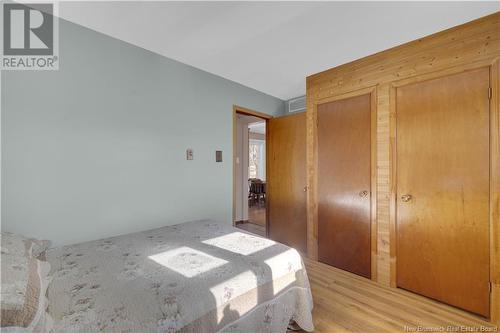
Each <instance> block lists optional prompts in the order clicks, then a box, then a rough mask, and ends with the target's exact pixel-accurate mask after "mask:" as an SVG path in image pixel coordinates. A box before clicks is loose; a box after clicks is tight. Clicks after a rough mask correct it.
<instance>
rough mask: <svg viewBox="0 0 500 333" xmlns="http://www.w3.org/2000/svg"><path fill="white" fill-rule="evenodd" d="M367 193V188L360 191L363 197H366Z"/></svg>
mask: <svg viewBox="0 0 500 333" xmlns="http://www.w3.org/2000/svg"><path fill="white" fill-rule="evenodd" d="M367 195H368V191H366V190H365V191H361V192H359V196H360V197H362V198H364V197H366V196H367Z"/></svg>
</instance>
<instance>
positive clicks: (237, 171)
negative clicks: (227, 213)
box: [233, 107, 271, 236]
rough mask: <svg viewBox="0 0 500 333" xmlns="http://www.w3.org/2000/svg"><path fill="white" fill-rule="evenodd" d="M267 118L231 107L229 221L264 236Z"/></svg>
mask: <svg viewBox="0 0 500 333" xmlns="http://www.w3.org/2000/svg"><path fill="white" fill-rule="evenodd" d="M270 118H271V117H270V116H268V115H265V114H261V113H259V112H255V111H251V110H248V109H244V108H240V107H235V108H234V128H233V135H234V150H233V155H234V158H233V163H234V164H233V167H234V169H233V170H234V172H233V223H234V225H235V226H236V227H237V228H241V229H244V230H246V231H250V232H252V233H255V234H258V235H261V236H267V229H268V228H267V223H268V222H267V202H268V200H267V182H266V173H267V140H266V137H267V120H268V119H270Z"/></svg>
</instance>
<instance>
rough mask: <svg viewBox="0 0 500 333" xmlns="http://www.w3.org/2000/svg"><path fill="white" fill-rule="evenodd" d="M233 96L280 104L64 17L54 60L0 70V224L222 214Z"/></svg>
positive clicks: (48, 227) (153, 221) (106, 226)
mask: <svg viewBox="0 0 500 333" xmlns="http://www.w3.org/2000/svg"><path fill="white" fill-rule="evenodd" d="M233 104H237V105H240V106H244V107H247V108H251V109H255V110H258V111H261V112H265V113H268V114H271V115H280V114H282V113H283V112H284V102H283V101H282V100H279V99H277V98H274V97H271V96H269V95H266V94H263V93H261V92H258V91H256V90H253V89H250V88H247V87H244V86H242V85H239V84H236V83H234V82H231V81H228V80H225V79H223V78H220V77H218V76H215V75H212V74H209V73H206V72H203V71H200V70H198V69H195V68H193V67H189V66H186V65H183V64H181V63H179V62H176V61H173V60H171V59H167V58H165V57H162V56H159V55H157V54H154V53H152V52H149V51H146V50H144V49H141V48H138V47H135V46H132V45H130V44H127V43H124V42H122V41H119V40H116V39H113V38H111V37H108V36H105V35H102V34H100V33H97V32H94V31H91V30H89V29H86V28H83V27H80V26H77V25H74V24H72V23H68V22H65V21H61V22H60V66H59V70H58V71H45V72H42V71H36V72H31V71H24V72H21V71H18V72H12V71H11V72H3V73H2V230H3V231H12V232H18V233H21V234H24V235H26V236H31V237H37V238H44V239H50V240H52V241H54V242H55V244H56V245H61V244H69V243H74V242H80V241H85V240H91V239H97V238H102V237H107V236H112V235H118V234H123V233H128V232H133V231H138V230H145V229H149V228H153V227H159V226H163V225H168V224H174V223H178V222H184V221H189V220H195V219H202V218H212V219H219V220H224V221H227V223H231V215H232V202H231V200H232V158H231V156H232V106H233ZM186 148H192V149H194V160H193V161H186V156H185V154H186ZM215 150H223V157H224V162H223V163H216V162H215Z"/></svg>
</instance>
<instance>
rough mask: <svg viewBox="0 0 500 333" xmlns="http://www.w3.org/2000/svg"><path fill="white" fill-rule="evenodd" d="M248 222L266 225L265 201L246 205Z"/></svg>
mask: <svg viewBox="0 0 500 333" xmlns="http://www.w3.org/2000/svg"><path fill="white" fill-rule="evenodd" d="M248 222H250V223H253V224H257V225H260V226H262V227H266V203H265V202H258V203H254V204H253V205H250V203H249V205H248Z"/></svg>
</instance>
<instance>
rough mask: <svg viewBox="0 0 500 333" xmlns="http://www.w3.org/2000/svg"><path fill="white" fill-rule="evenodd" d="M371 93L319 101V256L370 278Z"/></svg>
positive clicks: (334, 264)
mask: <svg viewBox="0 0 500 333" xmlns="http://www.w3.org/2000/svg"><path fill="white" fill-rule="evenodd" d="M370 110H371V105H370V95H369V94H367V95H362V96H357V97H353V98H348V99H343V100H338V101H334V102H330V103H325V104H321V105H318V258H319V260H320V261H322V262H324V263H327V264H330V265H332V266H335V267H338V268H341V269H344V270H346V271H349V272H352V273H355V274H358V275H361V276H364V277H367V278H370V275H371V267H370V266H371V258H370V257H371V248H370V244H371V242H370V229H371V228H370V201H371V199H370V196H371V194H370V181H371V179H370V169H371V166H370V160H371V158H370V156H371V155H370V147H371V140H370V136H371V135H370V133H371V130H370V127H371V125H370V124H371V121H370V119H371V118H370V117H371V112H370Z"/></svg>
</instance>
